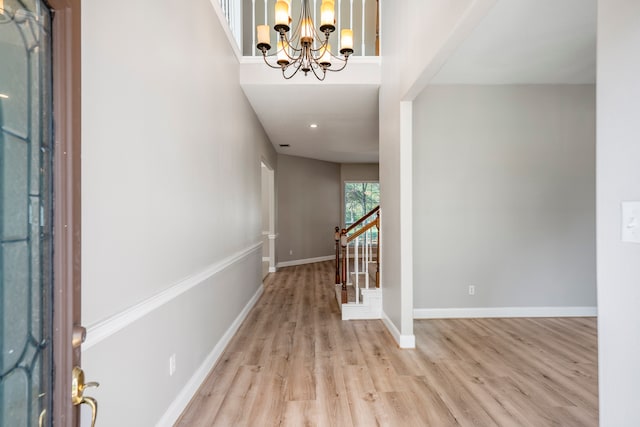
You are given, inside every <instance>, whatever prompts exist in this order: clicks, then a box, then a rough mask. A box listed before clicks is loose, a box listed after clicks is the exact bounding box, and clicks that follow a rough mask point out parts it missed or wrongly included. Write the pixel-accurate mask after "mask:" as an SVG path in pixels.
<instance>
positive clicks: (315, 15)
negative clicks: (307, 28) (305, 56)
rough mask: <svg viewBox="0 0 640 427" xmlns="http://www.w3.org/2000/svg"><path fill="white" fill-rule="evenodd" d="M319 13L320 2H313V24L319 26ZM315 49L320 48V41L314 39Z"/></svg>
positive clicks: (316, 0) (314, 0)
mask: <svg viewBox="0 0 640 427" xmlns="http://www.w3.org/2000/svg"><path fill="white" fill-rule="evenodd" d="M317 11H318V0H313V23H314V24H316V25H317V24H318V20H317V19H316V18H317ZM313 48H314V49H317V48H318V40H317V39H316V38H315V37H314V38H313Z"/></svg>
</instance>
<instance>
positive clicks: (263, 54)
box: [262, 52, 282, 69]
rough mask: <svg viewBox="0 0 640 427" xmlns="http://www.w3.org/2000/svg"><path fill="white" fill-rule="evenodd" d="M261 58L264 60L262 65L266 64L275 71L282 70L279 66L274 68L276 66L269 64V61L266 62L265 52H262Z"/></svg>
mask: <svg viewBox="0 0 640 427" xmlns="http://www.w3.org/2000/svg"><path fill="white" fill-rule="evenodd" d="M262 58H263V59H264V63H265V64H267V65H268V66H269V67H271V68H276V69H280V68H282V67H281V66H280V65H278V66H276V65H271V64H269V61H267V55H266V53H265V52H262Z"/></svg>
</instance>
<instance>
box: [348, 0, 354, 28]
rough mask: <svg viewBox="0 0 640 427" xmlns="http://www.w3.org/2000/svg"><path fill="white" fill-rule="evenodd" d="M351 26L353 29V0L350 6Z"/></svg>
mask: <svg viewBox="0 0 640 427" xmlns="http://www.w3.org/2000/svg"><path fill="white" fill-rule="evenodd" d="M349 28H351V30H352V31H353V0H351V6H350V7H349Z"/></svg>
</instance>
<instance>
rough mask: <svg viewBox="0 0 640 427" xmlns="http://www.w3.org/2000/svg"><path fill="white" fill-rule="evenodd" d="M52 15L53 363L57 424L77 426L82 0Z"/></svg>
mask: <svg viewBox="0 0 640 427" xmlns="http://www.w3.org/2000/svg"><path fill="white" fill-rule="evenodd" d="M46 2H47V3H48V5H49V8H50V10H51V11H52V13H53V19H52V50H53V54H52V56H53V61H52V65H53V120H54V141H55V149H54V159H53V176H54V178H53V181H54V182H53V185H54V187H53V188H54V208H53V209H54V225H53V227H54V264H53V273H54V274H53V275H54V279H53V282H54V284H53V286H54V289H53V292H54V293H53V295H54V296H53V359H54V385H53V387H54V395H53V396H54V399H53V409H52V411H53V413H52V416H53V422H54V424H55V425H61V426H62V425H65V426H66V425H71V426H77V425H79V417H78V411H77V409H76V408H74V407H73V405H72V404H71V370H72V369H73V366H76V365H79V364H80V346H79V345H76V346H75V347H74V345H73V338H74V337H73V334H74V326H80V325H81V317H80V315H81V312H80V297H81V294H80V290H81V282H80V280H81V258H80V257H81V251H80V244H81V209H80V206H81V205H80V195H81V193H80V190H81V185H80V184H81V173H80V172H81V170H80V147H81V145H80V138H81V121H80V119H81V104H80V100H81V85H80V82H81V80H80V64H81V63H80V54H81V50H80V36H81V33H80V22H81V15H80V0H47V1H46Z"/></svg>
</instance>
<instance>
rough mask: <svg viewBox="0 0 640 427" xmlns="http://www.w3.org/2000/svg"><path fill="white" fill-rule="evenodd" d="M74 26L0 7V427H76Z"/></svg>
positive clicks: (19, 1)
mask: <svg viewBox="0 0 640 427" xmlns="http://www.w3.org/2000/svg"><path fill="white" fill-rule="evenodd" d="M79 22H80V2H79V0H48V1H47V2H45V1H42V0H0V426H12V427H13V426H50V425H53V424H55V425H77V410H74V408H73V402H72V393H71V390H72V383H73V379H72V368H73V367H74V366H76V365H78V364H79V361H80V360H79V359H80V348H79V347H80V344H81V341H82V338H81V336H82V328H81V327H80V326H79V321H80V304H79V302H80V258H79V254H80V214H79V212H80V198H79V197H80V180H79V177H80V167H79V159H80V141H79V139H80V138H79V134H80V132H79V123H80V117H79V111H80V102H79V91H80V82H79V66H78V64H79V52H80V45H79V34H80V30H79ZM54 130H55V133H54ZM54 368H55V372H54ZM54 379H55V381H54ZM76 391H78V390H77V388H76ZM80 391H81V390H80ZM76 397H77V396H76ZM76 400H78V399H76ZM76 403H77V402H76Z"/></svg>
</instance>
